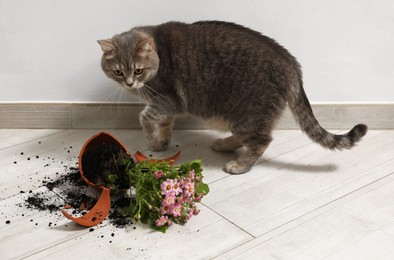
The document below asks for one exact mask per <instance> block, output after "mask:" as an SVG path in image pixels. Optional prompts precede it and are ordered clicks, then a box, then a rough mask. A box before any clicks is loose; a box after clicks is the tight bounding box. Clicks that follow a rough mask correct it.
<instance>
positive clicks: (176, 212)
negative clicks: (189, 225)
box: [171, 203, 182, 217]
mask: <svg viewBox="0 0 394 260" xmlns="http://www.w3.org/2000/svg"><path fill="white" fill-rule="evenodd" d="M181 213H182V204H181V203H178V204H176V205H175V206H174V207H173V208H172V210H171V214H172V215H173V216H174V217H179V216H180V215H181Z"/></svg>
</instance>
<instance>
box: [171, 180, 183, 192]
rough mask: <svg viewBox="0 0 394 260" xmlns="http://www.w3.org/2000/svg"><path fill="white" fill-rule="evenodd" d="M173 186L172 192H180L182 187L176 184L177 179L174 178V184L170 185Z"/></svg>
mask: <svg viewBox="0 0 394 260" xmlns="http://www.w3.org/2000/svg"><path fill="white" fill-rule="evenodd" d="M172 187H173V191H174V193H175V195H177V196H178V195H179V194H180V193H182V188H181V186H180V185H179V184H178V182H177V180H176V179H175V182H174V186H172Z"/></svg>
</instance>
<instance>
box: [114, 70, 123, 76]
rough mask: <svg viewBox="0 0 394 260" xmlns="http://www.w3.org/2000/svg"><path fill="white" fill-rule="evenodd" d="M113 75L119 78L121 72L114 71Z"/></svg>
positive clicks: (121, 74)
mask: <svg viewBox="0 0 394 260" xmlns="http://www.w3.org/2000/svg"><path fill="white" fill-rule="evenodd" d="M114 75H115V76H117V77H120V76H123V72H122V71H121V70H114Z"/></svg>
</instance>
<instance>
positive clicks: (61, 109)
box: [0, 102, 394, 129]
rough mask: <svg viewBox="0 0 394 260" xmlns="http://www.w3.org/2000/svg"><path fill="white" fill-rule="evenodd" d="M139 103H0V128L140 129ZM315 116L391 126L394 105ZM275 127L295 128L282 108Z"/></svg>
mask: <svg viewBox="0 0 394 260" xmlns="http://www.w3.org/2000/svg"><path fill="white" fill-rule="evenodd" d="M142 108H143V105H142V104H139V103H128V104H113V103H58V102H54V103H51V102H50V103H35V102H32V103H19V102H16V103H9V102H7V103H0V128H55V129H69V128H74V129H83V128H91V129H135V128H140V125H139V122H138V114H139V112H140V111H141V110H142ZM312 108H313V111H314V114H315V117H316V118H317V120H318V121H319V122H320V124H321V125H322V126H323V127H324V128H327V129H350V128H351V127H353V126H354V125H355V124H357V123H364V124H367V125H368V127H369V128H370V129H394V104H393V103H388V104H378V103H377V104H350V103H349V104H343V103H341V104H336V103H329V104H312ZM175 128H176V129H206V128H207V126H206V124H205V123H204V122H202V121H201V120H198V119H196V118H187V117H185V118H179V119H177V122H176V125H175ZM277 129H299V127H298V126H297V124H296V123H295V121H294V119H293V116H292V115H291V112H290V111H289V110H288V109H286V111H285V112H284V113H283V116H282V118H281V120H280V122H279V123H278V126H277Z"/></svg>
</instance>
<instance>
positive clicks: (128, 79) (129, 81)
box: [126, 77, 134, 87]
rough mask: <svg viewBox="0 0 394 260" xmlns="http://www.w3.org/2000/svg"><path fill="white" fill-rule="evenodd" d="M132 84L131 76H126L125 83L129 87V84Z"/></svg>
mask: <svg viewBox="0 0 394 260" xmlns="http://www.w3.org/2000/svg"><path fill="white" fill-rule="evenodd" d="M133 84H134V80H133V79H132V78H131V77H128V78H127V79H126V85H127V86H129V87H131V86H133Z"/></svg>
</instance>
